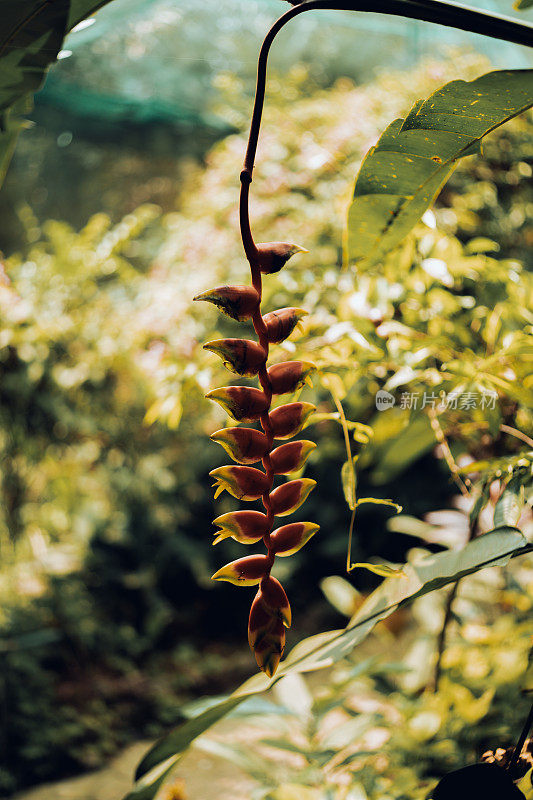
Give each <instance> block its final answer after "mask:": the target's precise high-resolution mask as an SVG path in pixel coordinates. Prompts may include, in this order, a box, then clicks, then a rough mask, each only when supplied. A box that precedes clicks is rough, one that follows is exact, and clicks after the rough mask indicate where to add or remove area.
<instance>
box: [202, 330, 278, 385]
mask: <svg viewBox="0 0 533 800" xmlns="http://www.w3.org/2000/svg"><path fill="white" fill-rule="evenodd" d="M204 350H211V351H212V352H213V353H216V354H217V356H220V358H221V359H222V361H223V362H224V366H225V367H226V368H227V369H229V370H230V372H236V373H237V375H247V376H249V377H252V376H253V375H257V373H258V372H259V370H260V368H261V367H262V366H263V364H264V363H265V361H266V353H265V351H264V350H263V348H262V347H261V346H260V345H259V344H257V342H253V341H252V340H251V339H215V340H214V341H212V342H207V343H206V344H204Z"/></svg>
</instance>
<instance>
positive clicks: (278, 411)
mask: <svg viewBox="0 0 533 800" xmlns="http://www.w3.org/2000/svg"><path fill="white" fill-rule="evenodd" d="M314 411H316V406H314V405H313V404H312V403H287V404H286V405H284V406H279V408H275V409H274V411H271V412H270V414H269V419H270V425H271V427H272V433H273V434H274V437H275V438H276V439H290V438H291V437H292V436H296V434H297V433H300V431H301V430H302V428H303V427H304V425H305V423H306V422H307V420H308V419H309V417H310V416H311V414H312V413H313V412H314Z"/></svg>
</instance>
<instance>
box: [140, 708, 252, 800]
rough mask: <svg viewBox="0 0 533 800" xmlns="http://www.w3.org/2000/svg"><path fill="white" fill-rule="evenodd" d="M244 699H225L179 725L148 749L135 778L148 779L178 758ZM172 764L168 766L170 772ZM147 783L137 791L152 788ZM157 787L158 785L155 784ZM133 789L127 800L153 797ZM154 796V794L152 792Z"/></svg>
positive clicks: (155, 777) (156, 778) (157, 776)
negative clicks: (162, 766)
mask: <svg viewBox="0 0 533 800" xmlns="http://www.w3.org/2000/svg"><path fill="white" fill-rule="evenodd" d="M242 700H244V697H227V698H225V699H224V700H222V701H221V702H219V703H217V705H215V706H211V707H210V708H208V709H207V710H206V711H204V712H202V713H201V714H199V715H198V716H197V717H194V718H193V719H190V720H188V721H187V722H185V723H183V724H182V725H180V726H179V727H178V728H176V729H175V730H174V731H172V732H171V733H169V734H168V735H167V736H165V737H163V739H160V741H159V742H156V744H155V745H154V746H153V747H151V748H150V750H149V751H148V752H147V753H146V755H145V756H144V758H143V759H142V761H141V762H140V763H139V765H138V767H137V770H136V773H135V778H136V779H137V780H139V779H140V778H149V776H150V774H151V772H152V771H153V770H155V769H156V768H157V767H159V766H161V764H162V763H165V762H166V761H167V760H169V759H174V760H175V759H176V758H177V757H178V756H180V755H181V754H182V753H183V752H184V751H185V750H186V749H187V747H188V746H189V745H190V743H191V742H192V741H193V740H194V739H196V737H197V736H200V734H202V733H204V731H206V730H207V729H208V728H210V727H211V726H212V725H214V724H215V722H218V720H219V719H222V717H224V716H226V714H228V713H229V712H230V711H231V710H232V709H233V708H235V706H237V705H238V704H239V703H240V702H241V701H242ZM173 766H174V763H172V764H171V765H169V769H168V770H167V772H168V771H170V769H172V767H173ZM158 779H159V775H158V774H155V775H154V782H157V781H158ZM152 785H154V784H151V783H150V782H149V781H147V782H145V783H143V786H142V787H141V786H139V787H138V789H139V790H140V789H144V788H145V787H146V786H152ZM157 785H158V786H159V785H160V783H157ZM135 791H136V790H135V789H134V791H133V792H130V794H128V795H127V798H128V800H134V798H135V800H139V798H141V797H142V798H144V797H145V796H146V797H150V796H153V795H149V794H148V795H144V794H140V795H138V796H137V794H136V793H135ZM154 794H155V792H154Z"/></svg>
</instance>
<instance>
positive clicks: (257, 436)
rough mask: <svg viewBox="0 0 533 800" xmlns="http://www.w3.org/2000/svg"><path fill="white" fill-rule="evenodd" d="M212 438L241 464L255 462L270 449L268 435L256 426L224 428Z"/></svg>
mask: <svg viewBox="0 0 533 800" xmlns="http://www.w3.org/2000/svg"><path fill="white" fill-rule="evenodd" d="M210 438H211V439H213V441H214V442H218V444H220V445H222V447H223V448H224V450H225V451H226V452H227V453H229V455H230V456H231V457H232V458H233V459H234V461H237V462H238V463H239V464H255V462H256V461H260V460H261V459H262V458H263V456H265V455H266V454H267V453H268V451H269V450H270V442H269V441H268V437H267V436H265V434H264V433H261V431H256V430H255V429H254V428H222V430H220V431H215V433H212V434H211V436H210ZM313 446H314V445H313Z"/></svg>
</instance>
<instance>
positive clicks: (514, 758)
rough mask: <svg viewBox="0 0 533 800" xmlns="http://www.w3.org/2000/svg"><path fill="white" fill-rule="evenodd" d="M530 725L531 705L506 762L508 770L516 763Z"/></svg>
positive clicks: (532, 723)
mask: <svg viewBox="0 0 533 800" xmlns="http://www.w3.org/2000/svg"><path fill="white" fill-rule="evenodd" d="M532 727H533V705H532V706H531V708H530V709H529V714H528V715H527V719H526V721H525V723H524V727H523V728H522V732H521V734H520V736H519V737H518V741H517V743H516V747H515V749H514V751H513V755H512V756H511V759H510V761H509V763H508V764H507V767H506V769H507V770H508V772H512V770H513V767H514V766H515V765H516V764H517V763H518V759H519V758H520V754H521V752H522V750H523V748H524V743H525V741H526V739H527V737H528V734H529V731H530V730H531V728H532Z"/></svg>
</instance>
